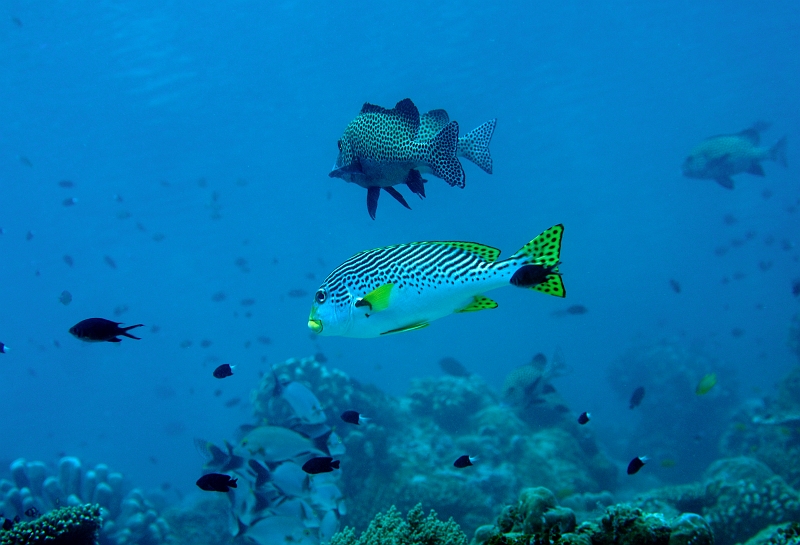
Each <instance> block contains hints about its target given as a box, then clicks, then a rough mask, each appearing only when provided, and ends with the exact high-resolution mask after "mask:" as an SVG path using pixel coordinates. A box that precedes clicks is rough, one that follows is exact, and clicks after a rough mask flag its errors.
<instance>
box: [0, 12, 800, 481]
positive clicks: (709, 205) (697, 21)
mask: <svg viewBox="0 0 800 545" xmlns="http://www.w3.org/2000/svg"><path fill="white" fill-rule="evenodd" d="M14 18H16V19H17V21H15V20H14ZM18 23H21V26H20V24H18ZM797 36H800V5H798V4H797V2H794V1H776V2H769V3H753V2H690V1H672V2H661V1H659V2H621V1H612V2H602V3H597V2H571V1H570V2H562V3H533V2H476V1H470V2H442V1H436V2H433V1H419V2H414V3H402V2H400V3H389V2H372V3H359V2H345V3H334V4H330V3H315V2H185V1H180V2H174V1H173V2H161V1H159V2H152V1H130V0H129V1H125V2H47V3H32V2H23V1H21V0H14V1H10V2H6V3H5V4H3V6H2V7H0V66H2V69H1V70H0V188H2V192H1V193H0V227H2V228H3V230H4V232H3V234H2V235H0V252H1V253H0V256H2V261H0V263H2V265H1V266H0V279H2V288H0V309H2V311H0V341H2V342H5V343H7V344H9V345H10V346H11V347H12V349H13V350H12V351H11V352H9V353H8V354H5V355H2V354H0V373H2V380H0V466H5V465H6V464H7V463H8V462H10V460H12V459H14V458H16V457H19V456H24V457H26V458H27V459H29V460H30V459H39V460H44V461H48V462H50V461H54V460H55V459H56V457H57V456H58V455H59V454H61V453H67V454H72V455H77V456H79V457H81V458H82V459H83V460H84V461H86V462H88V463H98V462H105V463H108V464H109V465H111V466H112V467H113V468H114V469H115V470H118V471H122V472H123V473H125V475H126V476H127V477H129V478H130V479H131V481H132V482H133V483H134V484H137V485H140V486H145V487H147V486H156V485H158V484H160V483H162V482H170V483H172V484H173V485H175V486H176V487H177V488H179V489H181V490H183V491H189V490H191V489H192V488H193V484H192V483H193V482H194V479H196V478H197V476H198V473H199V467H200V465H201V464H202V459H201V458H200V457H199V456H198V455H197V453H196V452H195V450H194V448H193V445H192V438H193V437H203V438H206V439H211V440H215V441H219V440H221V439H222V438H224V437H231V436H232V432H233V430H234V429H235V427H236V426H238V425H240V424H243V423H247V422H250V412H249V408H248V407H247V398H248V396H249V392H250V390H251V389H253V388H254V387H255V385H256V384H257V380H258V376H259V373H260V372H264V371H267V370H268V369H269V367H268V366H269V364H270V363H272V362H278V361H282V360H284V359H285V358H288V357H293V356H305V355H310V354H313V353H315V352H322V353H324V354H325V355H326V356H327V357H328V359H329V365H332V366H335V367H338V368H340V369H342V370H344V371H346V372H348V373H350V374H351V375H352V376H353V377H355V378H357V379H358V380H360V381H364V382H371V383H374V384H377V385H378V386H380V387H381V388H383V389H385V390H386V391H389V392H391V393H394V394H401V393H402V392H404V391H405V389H406V387H407V386H408V384H409V380H410V379H411V378H413V377H419V376H428V375H438V374H440V373H441V371H440V369H439V367H438V365H437V361H438V360H439V359H440V358H442V357H444V356H453V357H455V358H457V359H459V360H460V361H461V362H462V363H463V364H464V365H465V366H466V367H468V368H469V369H470V370H472V371H474V372H476V373H479V374H480V375H482V376H483V377H484V378H485V379H486V380H487V381H488V382H489V383H490V384H491V385H492V386H494V387H496V388H498V389H499V388H500V387H501V385H502V382H503V379H504V377H505V376H506V374H507V373H508V372H509V371H511V370H512V369H513V368H514V367H516V366H518V365H521V364H523V363H526V362H527V361H528V360H529V359H530V357H531V356H532V355H533V354H534V353H536V352H539V351H541V352H545V353H547V354H552V353H553V351H554V350H555V348H556V347H557V346H560V347H561V348H562V349H563V351H564V354H565V356H566V360H567V363H568V364H569V366H570V368H571V370H572V372H571V374H570V375H569V376H567V377H563V378H560V379H558V380H557V381H556V386H557V388H558V389H559V391H560V392H561V393H562V394H564V395H565V396H566V398H567V400H568V401H569V404H570V406H571V408H572V409H573V410H575V411H576V412H580V411H581V410H586V409H591V410H592V411H593V414H594V423H595V424H596V430H597V432H598V434H599V440H600V442H601V444H603V443H604V442H607V443H608V444H610V443H611V442H612V441H613V440H618V439H619V437H616V436H619V435H620V434H622V435H623V436H624V434H625V433H626V431H625V430H629V429H633V427H634V424H635V423H636V421H637V420H636V419H637V418H638V414H635V413H632V412H630V411H628V410H627V400H626V399H624V398H622V397H620V396H619V395H618V394H616V393H614V392H612V391H611V390H610V388H609V387H608V379H607V367H608V364H609V363H610V362H612V361H613V360H614V359H615V358H617V357H618V356H619V355H620V354H622V353H623V352H625V351H626V350H627V349H628V348H629V347H630V346H633V345H636V344H639V343H650V342H655V341H657V340H659V339H677V340H678V341H679V342H681V343H683V344H686V345H690V346H694V347H698V348H701V349H702V350H704V351H705V352H706V353H708V354H710V355H711V356H713V357H715V358H717V359H718V360H720V361H722V362H725V363H726V364H730V365H731V366H732V367H734V368H735V369H736V370H737V374H738V377H736V379H735V380H736V381H737V382H738V383H739V384H740V393H741V395H742V396H743V397H745V398H746V397H750V396H757V395H765V394H769V393H772V392H774V384H775V382H776V380H778V379H779V378H780V377H781V376H782V375H784V374H785V373H786V372H787V371H788V369H790V367H791V366H792V365H793V364H795V363H796V360H795V359H794V356H793V355H792V354H791V353H790V352H789V350H788V348H787V343H786V341H787V335H788V333H787V327H788V323H789V320H790V317H791V315H792V314H793V313H794V312H796V311H797V299H793V298H792V295H791V287H790V286H791V281H792V279H793V278H795V277H797V276H798V275H799V274H800V270H798V269H799V267H798V255H799V252H798V246H797V245H798V244H800V239H798V234H799V233H800V229H798V227H799V226H800V223H798V216H797V215H796V214H792V213H791V211H790V208H791V207H792V206H796V205H797V202H798V197H800V192H798V175H797V172H798V171H797V165H798V163H800V154H798V148H797V142H798V139H800V130H798V129H799V128H800V94H798V88H800V56H798V55H797V43H798V42H797ZM405 97H410V98H412V99H413V100H414V101H415V103H416V104H417V105H418V106H419V108H420V110H421V111H426V110H429V109H433V108H445V109H447V111H448V112H449V113H450V116H451V118H453V119H456V120H458V121H459V122H460V125H461V129H462V132H465V131H466V130H469V129H471V128H473V127H474V126H477V125H478V124H480V123H482V122H483V121H486V120H487V119H490V118H493V117H497V118H498V125H497V131H496V134H495V137H494V140H493V141H492V145H491V149H492V155H493V157H494V165H495V172H494V174H493V175H491V176H489V175H487V174H485V173H484V172H482V171H480V170H479V169H478V168H477V167H475V166H474V165H472V164H469V163H466V162H465V169H466V173H467V185H466V188H465V189H463V190H460V189H453V188H450V187H448V186H447V185H446V184H445V183H444V182H442V181H441V180H439V179H436V178H433V177H431V179H430V183H429V184H428V186H427V191H428V198H427V199H426V200H424V201H421V200H418V199H416V197H414V198H411V197H409V203H410V204H411V206H412V207H413V210H411V211H409V210H406V209H404V208H402V207H401V206H399V205H398V204H397V203H396V202H393V201H392V199H390V198H389V197H388V195H384V197H383V198H382V199H381V203H380V206H379V209H378V218H377V220H376V221H372V220H371V219H370V218H369V217H368V215H367V212H366V206H365V196H366V195H365V191H364V190H363V189H361V188H357V187H355V186H353V185H348V184H345V183H344V182H343V181H342V180H338V179H331V178H329V177H328V175H327V174H328V172H329V170H330V169H331V166H332V165H333V162H334V159H335V156H336V140H337V138H338V137H339V136H340V134H341V132H342V130H343V129H344V127H345V125H346V124H347V122H348V121H349V120H350V119H352V118H353V117H354V115H355V114H356V113H357V112H358V110H359V109H360V107H361V105H362V104H363V103H364V102H365V101H369V102H372V103H376V104H380V105H383V106H386V107H390V106H392V105H393V104H394V103H395V102H397V101H398V100H400V99H402V98H405ZM756 120H767V121H771V122H772V123H773V126H772V128H771V129H770V130H769V131H767V132H766V133H765V134H764V143H765V144H771V143H773V142H774V141H776V140H777V139H778V138H779V137H780V136H782V135H783V134H789V153H788V155H789V166H790V168H789V169H783V168H781V167H779V166H778V165H777V164H775V163H765V165H764V166H765V170H766V173H767V175H766V178H764V179H760V178H756V177H753V176H750V175H741V176H737V177H736V182H737V187H736V189H735V190H734V191H728V190H725V189H723V188H721V187H720V186H718V185H717V184H716V183H714V182H713V181H701V180H690V179H687V178H684V177H682V176H681V173H680V164H681V162H682V160H683V158H684V156H685V155H686V154H687V153H688V151H689V150H690V149H691V148H692V147H693V146H694V145H695V144H696V143H697V142H698V141H700V140H702V139H703V138H705V137H707V136H709V135H712V134H718V133H726V132H736V131H739V130H741V129H744V128H746V127H748V126H750V125H751V124H752V123H753V122H754V121H756ZM20 156H22V157H24V158H27V159H28V160H29V161H30V163H31V164H32V166H28V165H26V164H24V163H23V162H22V161H21V159H20ZM64 179H68V180H71V181H73V182H74V183H75V184H76V185H75V187H74V188H72V189H64V188H61V187H59V186H58V184H57V183H58V181H59V180H64ZM201 179H202V180H205V182H202V181H201ZM764 189H769V190H770V191H771V192H772V196H771V197H770V198H764V197H763V196H762V191H763V190H764ZM404 191H405V190H404ZM115 195H118V196H119V197H121V202H120V201H119V199H115ZM69 197H76V198H78V202H77V204H76V205H75V206H70V207H67V206H63V205H62V201H63V200H64V199H66V198H69ZM127 213H129V214H130V217H128V218H123V219H120V217H119V216H120V215H122V216H125V215H126V214H127ZM727 214H732V215H734V216H735V217H736V218H737V219H738V222H737V223H736V224H734V225H727V224H726V223H725V222H724V221H723V218H724V217H725V215H727ZM214 216H219V217H216V218H215V217H214ZM137 223H139V224H140V225H141V227H143V228H144V229H145V230H142V229H141V228H139V227H137ZM555 223H564V224H565V226H566V231H565V236H564V246H563V253H562V259H563V262H564V264H563V266H562V271H563V273H564V282H565V284H566V286H567V291H568V297H567V299H566V300H558V299H555V298H550V297H547V296H544V295H542V294H539V293H534V292H526V291H521V290H516V289H513V288H508V289H503V290H499V291H497V292H493V293H492V294H491V297H492V298H494V299H496V300H497V301H498V302H499V304H500V308H499V309H497V310H494V311H491V312H481V313H475V314H469V315H458V316H453V317H451V318H447V319H443V320H441V321H438V322H436V323H434V324H433V325H432V326H431V327H429V328H428V329H425V330H423V331H419V332H414V333H409V334H403V335H397V336H392V337H388V338H379V339H369V340H362V339H343V338H318V339H312V338H311V337H310V335H309V331H308V330H307V328H306V318H307V315H308V310H309V306H310V303H311V301H310V297H311V295H310V294H312V293H313V292H314V290H315V289H316V288H317V287H318V285H319V284H320V282H321V280H322V279H323V278H324V276H325V275H326V274H327V272H329V271H330V270H331V269H332V268H333V267H335V266H336V265H338V263H339V262H341V261H342V260H343V259H346V258H347V257H349V256H350V255H351V254H353V253H355V252H357V251H360V250H363V249H368V248H372V247H376V246H383V245H388V244H393V243H399V242H406V241H414V240H452V239H455V240H470V241H477V242H481V243H485V244H489V245H492V246H495V247H497V248H501V249H502V250H503V252H504V255H509V254H510V253H511V252H513V251H515V250H517V249H518V248H519V247H520V246H522V245H523V244H524V243H525V242H527V241H528V240H529V239H531V238H532V237H533V236H535V235H536V234H538V233H539V232H541V231H542V230H544V229H545V228H547V227H549V226H550V225H552V224H555ZM28 231H32V233H33V238H32V239H31V240H26V233H27V232H28ZM748 231H754V232H755V237H753V238H752V240H749V241H747V242H746V243H745V244H744V245H743V246H741V247H738V248H731V249H730V251H728V252H727V253H726V254H725V255H724V256H717V255H716V254H715V249H716V248H717V247H720V246H727V247H730V241H731V240H732V239H734V238H739V239H743V240H744V239H745V234H746V233H747V232H748ZM157 234H160V235H163V240H160V241H158V240H154V238H153V236H154V235H157ZM769 237H773V238H774V240H775V242H774V243H772V244H766V242H768V241H769ZM156 238H160V237H158V236H157V237H156ZM765 241H766V242H765ZM64 254H68V255H70V256H72V258H73V259H74V266H73V267H69V266H68V265H67V264H65V262H64V261H63V259H62V256H63V255H64ZM104 256H109V257H111V258H112V259H113V260H114V262H115V263H116V265H117V268H116V269H113V268H111V267H110V266H109V265H108V264H107V263H106V262H105V261H104ZM240 257H241V258H245V259H246V261H247V267H248V268H249V272H243V271H242V267H240V266H238V265H237V264H236V260H237V259H238V258H240ZM760 261H764V262H771V263H772V267H771V268H770V269H769V270H767V271H766V272H763V271H762V270H760V268H759V265H758V264H759V262H760ZM736 273H743V274H744V275H745V276H744V278H742V279H739V280H733V276H734V275H735V274H736ZM311 275H313V278H312V277H311ZM726 277H727V278H729V279H731V280H730V282H729V283H727V284H723V283H722V280H723V278H726ZM670 279H675V280H677V281H679V282H680V284H681V286H682V292H681V293H680V294H676V293H674V292H673V291H672V290H671V289H670V286H669V280H670ZM297 289H301V290H305V291H306V292H308V294H309V295H307V296H305V297H300V298H297V297H291V296H289V292H290V291H291V290H297ZM62 290H69V291H70V292H71V293H72V294H73V296H74V300H73V302H72V303H71V304H70V305H69V306H64V305H62V304H61V303H59V301H58V296H59V294H60V293H61V292H62ZM218 292H224V294H225V295H226V297H225V299H224V300H223V301H214V300H213V296H214V294H216V293H218ZM246 298H253V299H255V301H256V303H255V305H253V306H251V307H245V306H242V304H241V300H242V299H246ZM571 304H583V305H585V306H586V307H587V308H588V309H589V312H588V314H586V315H583V316H567V317H565V318H554V317H553V316H551V313H553V312H554V311H558V310H563V309H565V308H566V307H567V306H569V305H571ZM121 305H127V307H128V310H127V311H126V312H125V313H124V314H122V315H121V316H120V317H119V318H118V319H119V320H121V321H124V322H126V323H128V324H133V323H139V322H141V323H144V324H146V325H147V326H148V327H147V328H141V329H139V330H138V331H139V332H141V336H142V337H143V339H142V340H141V341H133V340H130V339H125V340H124V341H123V342H122V343H121V344H119V345H113V344H86V343H82V342H80V341H78V340H76V339H74V338H72V337H71V336H70V335H69V334H68V333H67V329H68V328H69V327H70V326H71V325H73V324H74V323H75V322H77V321H79V320H81V319H84V318H88V317H92V316H103V317H106V318H114V314H113V312H114V309H115V308H117V307H119V306H121ZM248 311H250V312H252V317H249V318H248V317H246V315H245V313H246V312H248ZM153 325H156V326H159V327H160V330H159V331H158V332H156V333H153V332H151V331H150V327H151V326H153ZM734 328H741V329H743V330H744V332H745V333H744V335H743V336H742V337H739V338H737V337H734V336H733V335H732V334H731V331H732V330H733V329H734ZM259 336H266V337H269V339H270V340H271V344H269V345H267V344H263V343H262V342H260V341H258V340H257V338H258V337H259ZM185 340H191V341H192V344H191V346H189V347H187V348H181V346H180V344H181V342H182V341H185ZM203 340H210V341H212V344H211V345H210V346H208V347H206V348H203V347H202V346H201V342H202V341H203ZM55 342H57V343H58V345H59V346H56V345H55ZM247 342H250V345H249V347H246V343H247ZM214 358H218V359H217V360H215V359H214ZM262 358H265V361H266V362H264V361H262ZM223 362H229V363H232V364H238V367H237V370H236V375H235V376H234V377H232V378H229V379H226V380H225V381H223V382H220V381H217V380H215V379H213V378H212V377H211V371H212V369H213V368H214V367H215V366H216V365H218V364H219V363H223ZM719 380H720V381H727V380H731V381H732V380H734V377H732V376H731V377H727V376H720V377H719ZM630 386H631V390H633V388H635V387H636V386H638V385H637V384H631V385H630ZM218 388H221V389H222V390H223V392H222V394H221V395H219V396H216V395H215V394H214V392H215V390H217V389H218ZM234 397H239V398H242V400H243V401H242V403H241V404H239V405H238V406H235V407H233V408H227V407H225V406H224V403H225V402H226V401H228V400H229V399H231V398H234ZM701 410H702V406H701V405H700V404H698V411H701ZM658 432H659V431H658V428H657V426H654V427H653V430H652V433H654V434H657V433H658ZM633 454H642V453H633ZM618 461H619V462H620V463H621V462H625V461H626V460H622V459H619V460H618Z"/></svg>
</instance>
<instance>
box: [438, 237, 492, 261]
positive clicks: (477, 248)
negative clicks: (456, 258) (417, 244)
mask: <svg viewBox="0 0 800 545" xmlns="http://www.w3.org/2000/svg"><path fill="white" fill-rule="evenodd" d="M430 244H439V245H442V246H449V247H451V248H456V249H458V250H462V251H464V252H467V253H468V254H472V255H474V256H477V257H480V258H481V259H483V260H484V261H486V262H487V263H492V262H494V261H497V258H498V257H500V250H498V249H497V248H492V247H491V246H486V245H485V244H478V243H477V242H459V241H445V242H431V243H430Z"/></svg>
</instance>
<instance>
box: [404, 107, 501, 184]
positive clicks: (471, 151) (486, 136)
mask: <svg viewBox="0 0 800 545" xmlns="http://www.w3.org/2000/svg"><path fill="white" fill-rule="evenodd" d="M448 123H450V116H449V115H447V112H446V111H444V110H431V111H430V112H426V113H424V114H422V115H421V116H420V118H419V131H418V132H417V141H418V142H427V141H429V140H431V139H433V138H434V137H435V136H436V135H437V134H439V131H441V130H442V129H443V128H445V127H446V126H447V124H448ZM496 126H497V119H490V120H489V121H487V122H486V123H483V124H482V125H479V126H477V127H475V128H474V129H472V130H471V131H469V132H468V133H467V134H465V135H464V136H460V137H459V138H458V146H457V148H456V156H457V157H464V158H465V159H469V160H470V161H472V162H473V163H475V164H476V165H478V166H479V167H480V168H481V169H483V171H484V172H486V173H487V174H491V173H492V156H491V154H490V153H489V144H490V143H491V141H492V136H493V135H494V129H495V127H496ZM419 170H420V172H423V173H425V172H429V171H428V170H427V169H425V167H421V168H419ZM422 196H424V195H422Z"/></svg>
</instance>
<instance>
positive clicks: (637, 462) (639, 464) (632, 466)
mask: <svg viewBox="0 0 800 545" xmlns="http://www.w3.org/2000/svg"><path fill="white" fill-rule="evenodd" d="M647 460H648V458H647V456H637V457H636V458H634V459H633V460H631V462H630V463H629V464H628V475H633V474H635V473H638V472H639V470H640V469H642V468H643V467H644V464H646V463H647Z"/></svg>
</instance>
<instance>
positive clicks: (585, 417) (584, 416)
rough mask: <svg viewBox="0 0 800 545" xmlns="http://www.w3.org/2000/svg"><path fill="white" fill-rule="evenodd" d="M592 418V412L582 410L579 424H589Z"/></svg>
mask: <svg viewBox="0 0 800 545" xmlns="http://www.w3.org/2000/svg"><path fill="white" fill-rule="evenodd" d="M591 418H592V415H591V413H587V412H582V413H581V415H580V416H579V417H578V424H580V425H581V426H583V425H584V424H588V423H589V420H590V419H591Z"/></svg>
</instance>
